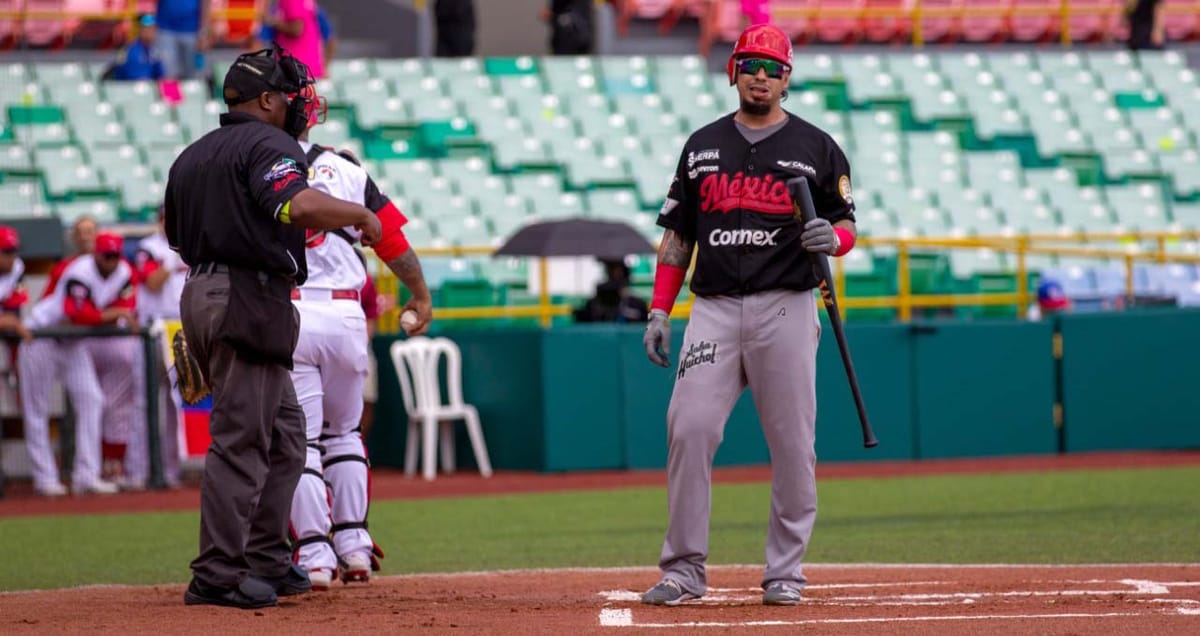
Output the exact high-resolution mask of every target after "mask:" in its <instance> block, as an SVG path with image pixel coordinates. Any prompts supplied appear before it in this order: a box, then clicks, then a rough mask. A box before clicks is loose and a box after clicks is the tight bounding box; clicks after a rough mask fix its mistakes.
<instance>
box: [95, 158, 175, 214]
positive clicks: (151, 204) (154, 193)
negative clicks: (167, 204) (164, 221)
mask: <svg viewBox="0 0 1200 636" xmlns="http://www.w3.org/2000/svg"><path fill="white" fill-rule="evenodd" d="M97 170H98V171H99V172H100V173H101V174H102V175H104V182H105V183H106V184H107V185H108V186H109V187H111V188H112V189H113V190H115V191H116V192H117V193H118V195H119V197H120V202H121V207H122V208H123V209H125V210H128V211H129V212H131V213H133V214H137V215H142V216H146V217H147V218H145V219H140V220H145V221H149V220H153V216H152V214H150V213H151V212H153V211H154V210H156V209H157V208H158V206H159V205H161V204H162V201H163V190H164V188H165V187H166V183H165V181H159V180H158V179H156V178H155V176H154V172H153V171H152V170H151V169H150V168H148V167H146V166H143V165H141V164H132V165H131V164H112V165H110V166H101V167H98V168H97ZM163 176H164V178H165V176H166V175H163Z"/></svg>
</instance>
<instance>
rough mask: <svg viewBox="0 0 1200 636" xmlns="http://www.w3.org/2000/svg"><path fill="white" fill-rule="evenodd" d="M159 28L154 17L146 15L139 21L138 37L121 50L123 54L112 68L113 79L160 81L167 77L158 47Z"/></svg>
mask: <svg viewBox="0 0 1200 636" xmlns="http://www.w3.org/2000/svg"><path fill="white" fill-rule="evenodd" d="M157 40H158V28H157V27H156V26H155V21H154V16H152V15H149V14H147V15H144V16H142V17H141V18H140V19H139V20H138V37H137V40H134V42H133V44H130V45H129V46H127V47H125V48H124V49H121V54H120V56H119V57H118V58H117V61H116V63H115V64H114V65H113V67H112V76H113V79H118V80H156V81H157V80H160V79H162V78H163V77H166V67H165V66H164V65H163V60H162V54H161V52H160V51H159V48H158V46H157Z"/></svg>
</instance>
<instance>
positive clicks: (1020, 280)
mask: <svg viewBox="0 0 1200 636" xmlns="http://www.w3.org/2000/svg"><path fill="white" fill-rule="evenodd" d="M1028 248H1029V240H1028V239H1026V238H1025V237H1023V236H1022V237H1020V238H1018V239H1017V298H1018V299H1019V300H1018V301H1017V305H1018V306H1017V315H1018V316H1024V315H1025V308H1026V307H1028V306H1029V285H1028V284H1027V283H1026V281H1027V280H1028V279H1029V267H1028V264H1027V263H1026V262H1025V253H1026V250H1027V249H1028Z"/></svg>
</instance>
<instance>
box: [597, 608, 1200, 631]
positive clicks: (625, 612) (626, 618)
mask: <svg viewBox="0 0 1200 636" xmlns="http://www.w3.org/2000/svg"><path fill="white" fill-rule="evenodd" d="M1197 613H1198V614H1200V612H1197ZM1135 616H1144V614H1138V613H1136V612H1104V613H1098V614H1089V613H1080V612H1072V613H1063V614H985V615H971V616H888V617H881V618H816V619H804V620H794V621H779V620H774V621H688V622H680V623H634V622H633V610H629V609H617V610H614V609H608V610H602V611H601V612H600V626H601V627H637V628H643V627H650V628H666V629H680V628H698V627H725V628H728V627H788V626H800V625H839V624H842V625H844V624H861V623H916V622H932V621H988V620H1027V619H1055V618H1057V619H1064V618H1089V619H1094V618H1118V617H1121V618H1128V617H1135Z"/></svg>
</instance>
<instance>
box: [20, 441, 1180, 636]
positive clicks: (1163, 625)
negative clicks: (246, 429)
mask: <svg viewBox="0 0 1200 636" xmlns="http://www.w3.org/2000/svg"><path fill="white" fill-rule="evenodd" d="M1189 464H1190V465H1195V464H1200V453H1198V452H1169V453H1096V454H1084V455H1067V456H1039V457H1016V458H995V459H969V460H942V461H926V462H878V463H870V464H822V465H820V466H819V467H818V477H819V478H820V479H829V478H854V477H877V476H895V475H920V474H947V473H961V474H966V473H995V472H1014V471H1028V470H1078V469H1086V468H1136V467H1142V466H1166V465H1189ZM769 478H770V474H769V470H768V469H767V468H765V467H754V468H735V469H720V470H717V471H715V473H714V479H715V481H717V482H724V483H731V482H747V481H766V480H769ZM665 483H666V480H665V476H664V474H663V473H662V472H661V471H645V472H604V473H600V472H596V473H571V474H550V475H546V474H533V473H498V474H497V475H496V476H495V477H494V478H492V479H488V480H484V479H481V478H479V476H478V475H473V474H468V473H461V474H457V475H451V476H441V477H439V478H438V479H437V480H435V481H433V482H424V481H421V480H414V479H406V478H405V477H404V476H403V475H402V474H400V473H398V472H396V471H386V470H380V471H375V472H374V476H373V484H374V485H373V489H374V497H373V498H374V499H376V500H381V499H404V498H425V497H453V496H465V495H480V494H488V493H509V492H536V491H562V490H580V489H601V488H618V487H625V486H636V485H647V486H661V485H664V484H665ZM9 495H10V496H9V498H8V499H7V500H4V501H0V518H3V517H5V516H14V515H32V514H80V513H84V514H87V513H104V512H135V511H145V510H188V509H195V508H196V507H197V504H198V500H199V492H198V490H197V488H196V487H195V485H194V484H193V485H192V486H191V487H188V488H183V489H180V490H174V491H167V492H146V493H126V494H121V495H117V496H112V497H84V498H74V497H71V498H66V499H61V500H47V499H43V498H39V497H36V496H34V495H33V494H32V493H31V492H30V491H29V488H28V485H17V486H16V487H15V488H12V489H10V492H9ZM806 572H807V574H808V576H809V587H808V588H807V589H806V590H805V593H804V602H803V603H802V604H801V605H800V606H799V607H764V606H763V605H762V604H761V590H760V589H759V584H760V580H759V577H760V576H761V568H760V567H750V566H740V567H714V568H711V569H710V573H709V585H710V589H709V593H708V594H707V595H706V596H705V597H704V598H702V599H699V600H698V601H693V602H690V603H688V604H686V605H684V606H681V607H675V608H663V607H649V606H644V605H641V604H640V603H639V602H638V599H639V597H640V594H641V592H642V591H644V590H645V589H646V588H648V587H650V586H651V585H653V584H654V582H655V581H656V580H657V578H658V571H657V570H656V569H653V568H614V569H586V570H581V569H572V570H528V571H511V572H491V573H484V572H480V573H458V574H443V575H406V576H388V577H380V578H377V579H375V580H373V581H372V582H371V583H370V584H368V585H359V586H342V585H336V586H335V588H334V589H333V590H332V591H330V592H327V593H312V594H307V595H302V596H299V597H292V598H287V599H284V600H283V602H282V603H281V606H280V607H278V608H271V609H265V610H260V611H241V610H232V609H224V608H212V607H186V606H184V605H183V603H182V596H183V586H182V585H156V586H146V587H127V586H91V587H84V588H75V589H66V590H51V591H32V592H12V593H0V634H42V633H47V632H53V633H87V634H103V633H121V634H130V633H142V632H146V633H205V634H208V633H223V632H232V633H245V632H250V631H253V632H255V633H257V634H289V635H291V634H295V633H306V632H314V631H321V632H326V633H330V632H331V633H341V632H358V631H366V632H368V633H371V632H383V633H408V632H420V633H423V634H477V633H478V634H522V635H523V634H572V635H576V634H593V633H599V634H626V633H661V632H664V631H667V632H672V633H689V634H690V633H720V634H752V633H753V634H758V633H763V632H767V633H778V634H791V633H800V632H803V633H805V634H860V633H864V632H869V633H873V634H963V633H978V634H1005V633H1007V634H1029V633H1037V634H1097V635H1103V636H1117V635H1121V634H1130V635H1132V634H1138V635H1139V636H1141V635H1143V634H1163V635H1166V634H1197V633H1200V563H1192V564H1180V565H1166V564H1142V565H1129V564H1122V565H1086V566H1020V565H1009V566H957V565H954V566H919V565H900V566H897V565H879V566H870V565H852V566H842V565H821V564H814V565H808V566H806Z"/></svg>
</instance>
